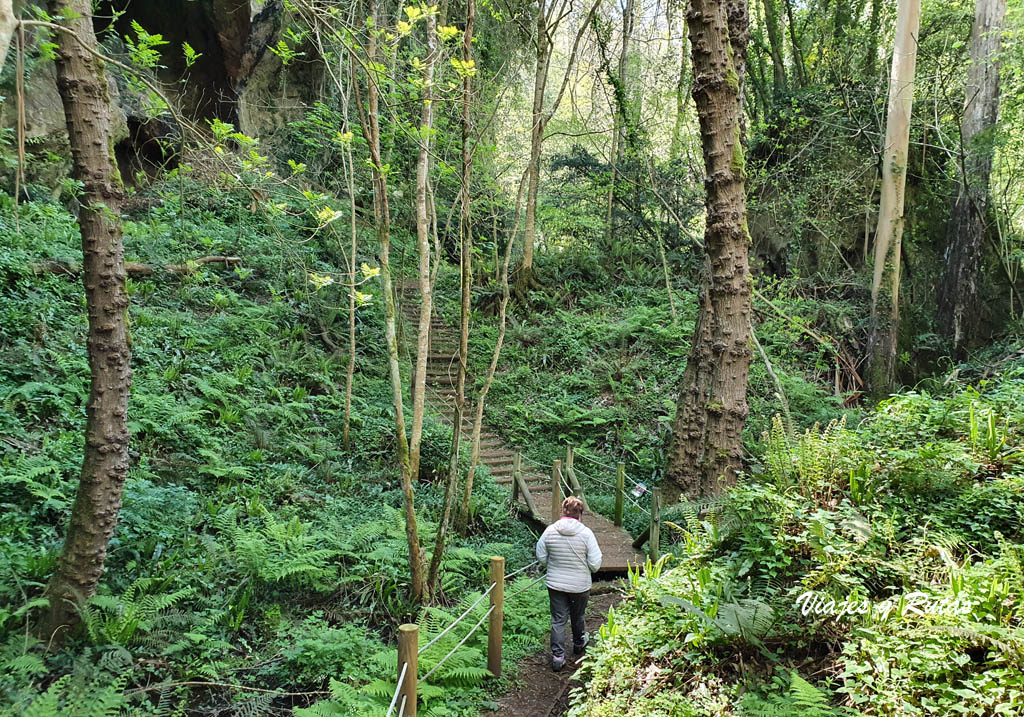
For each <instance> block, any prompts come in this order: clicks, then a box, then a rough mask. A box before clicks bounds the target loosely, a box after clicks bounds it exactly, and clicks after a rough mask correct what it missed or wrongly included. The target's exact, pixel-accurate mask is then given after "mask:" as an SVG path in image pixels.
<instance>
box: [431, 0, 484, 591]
mask: <svg viewBox="0 0 1024 717" xmlns="http://www.w3.org/2000/svg"><path fill="white" fill-rule="evenodd" d="M475 21H476V3H475V1H474V0H466V29H465V31H464V32H463V33H462V62H463V63H464V64H465V65H467V66H468V65H469V63H470V62H472V61H473V24H474V22H475ZM472 99H473V83H472V78H471V77H470V75H469V74H468V73H467V74H466V76H465V77H463V78H462V186H461V188H460V192H459V198H460V200H461V201H460V216H459V239H460V244H461V251H460V253H459V269H460V273H461V277H462V279H461V284H462V296H461V299H462V304H461V307H460V311H459V367H458V376H457V378H456V379H455V407H454V409H453V411H452V414H453V415H452V419H453V423H452V450H451V454H450V455H449V459H448V480H447V482H446V483H445V490H444V508H443V509H442V511H441V522H440V525H438V527H437V535H436V536H435V539H434V554H433V555H432V556H431V559H430V571H429V573H428V577H427V589H428V592H429V593H430V595H431V596H434V595H435V594H436V591H437V577H438V573H439V572H440V570H441V556H442V555H443V554H444V543H445V539H446V537H447V533H448V524H449V522H450V521H451V514H452V505H453V503H454V502H455V491H456V488H457V487H458V484H459V449H460V448H461V446H462V420H463V418H462V417H463V416H464V415H465V412H466V361H467V359H468V354H469V316H470V312H471V310H472V305H471V299H472V289H473V224H472V215H471V209H472V204H471V196H470V192H469V181H470V177H471V174H472V168H473V154H472V151H471V147H470V132H471V130H472V124H471V122H470V107H471V102H472ZM495 250H497V245H495Z"/></svg>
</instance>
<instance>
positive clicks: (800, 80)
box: [783, 0, 845, 87]
mask: <svg viewBox="0 0 1024 717" xmlns="http://www.w3.org/2000/svg"><path fill="white" fill-rule="evenodd" d="M783 2H785V3H786V19H787V20H789V22H788V23H787V25H788V26H789V44H790V49H791V50H792V52H793V83H794V84H795V85H797V86H798V87H803V86H804V85H806V84H807V68H806V67H805V66H804V51H803V48H802V47H801V46H800V38H799V37H798V36H797V34H796V22H795V21H794V20H793V0H783ZM840 2H845V0H840Z"/></svg>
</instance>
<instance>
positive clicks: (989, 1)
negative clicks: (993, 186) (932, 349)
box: [939, 0, 1006, 356]
mask: <svg viewBox="0 0 1024 717" xmlns="http://www.w3.org/2000/svg"><path fill="white" fill-rule="evenodd" d="M1005 17H1006V0H978V2H977V5H976V8H975V13H974V26H973V27H972V28H971V49H970V52H971V63H970V65H969V66H968V69H967V88H966V95H965V102H964V115H963V122H962V126H961V137H962V141H961V146H962V148H963V149H962V151H961V160H960V186H959V191H958V192H957V197H956V199H955V200H954V202H953V212H952V217H951V219H950V222H949V229H948V232H947V237H946V242H947V245H946V262H945V268H944V273H943V278H942V284H941V285H940V287H939V326H941V327H942V329H943V330H944V332H945V334H946V336H947V337H948V338H950V339H951V340H952V342H953V350H954V353H955V354H957V355H959V356H962V352H963V349H964V345H965V343H966V342H967V341H969V340H970V339H971V338H973V337H974V331H975V329H976V328H977V326H978V321H977V318H978V315H979V311H980V308H981V307H980V305H979V303H980V302H979V297H978V269H979V266H980V264H981V243H982V239H983V238H984V236H985V218H986V215H987V213H988V203H989V201H988V199H989V192H988V185H989V176H990V175H991V174H992V154H993V149H992V136H991V135H992V128H993V127H994V126H995V124H996V118H997V117H998V115H999V50H1000V45H1001V40H1002V32H1003V20H1004V18H1005Z"/></svg>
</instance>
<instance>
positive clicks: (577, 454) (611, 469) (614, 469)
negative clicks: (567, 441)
mask: <svg viewBox="0 0 1024 717" xmlns="http://www.w3.org/2000/svg"><path fill="white" fill-rule="evenodd" d="M574 455H575V456H576V457H578V458H583V459H585V460H588V461H590V462H591V463H594V464H596V465H599V466H601V467H602V468H607V469H608V470H610V471H617V470H618V467H617V466H610V465H608V464H607V463H602V462H601V461H599V460H597V459H596V458H592V457H591V456H588V455H587V454H586V453H580V452H579V451H576V452H575V453H574Z"/></svg>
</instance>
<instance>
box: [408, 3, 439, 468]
mask: <svg viewBox="0 0 1024 717" xmlns="http://www.w3.org/2000/svg"><path fill="white" fill-rule="evenodd" d="M426 34H427V37H426V40H427V56H426V58H425V59H424V61H423V96H422V111H421V113H420V137H419V152H418V153H417V157H416V248H417V255H418V257H419V282H420V316H419V327H418V331H417V336H416V371H415V373H414V374H413V375H414V380H413V386H412V435H411V437H410V440H409V472H410V473H411V475H412V478H413V480H415V479H416V477H417V476H418V475H419V472H420V443H421V442H422V439H423V411H424V401H425V399H426V393H427V383H426V382H427V356H428V354H429V353H430V313H431V311H432V310H433V291H432V288H431V276H430V210H429V209H428V206H427V192H428V186H427V182H428V179H429V171H430V137H431V132H432V131H433V128H434V97H433V93H434V90H433V84H434V62H435V60H436V58H437V18H436V17H435V16H434V14H433V13H428V14H427V17H426Z"/></svg>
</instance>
